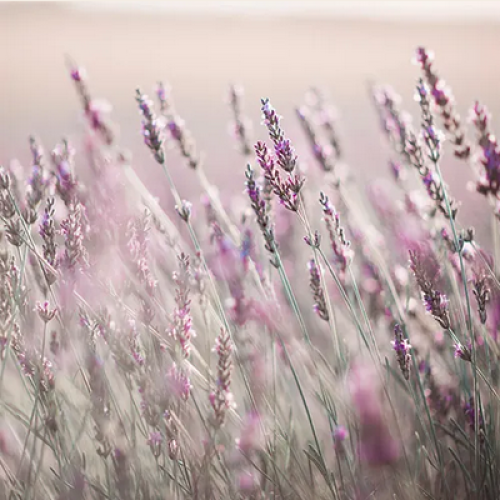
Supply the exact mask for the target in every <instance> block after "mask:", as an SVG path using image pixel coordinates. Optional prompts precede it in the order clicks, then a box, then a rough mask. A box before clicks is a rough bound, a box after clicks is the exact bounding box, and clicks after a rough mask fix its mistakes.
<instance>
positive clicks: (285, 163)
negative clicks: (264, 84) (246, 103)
mask: <svg viewBox="0 0 500 500" xmlns="http://www.w3.org/2000/svg"><path fill="white" fill-rule="evenodd" d="M261 102H262V108H261V109H262V118H263V121H264V125H265V126H266V127H267V130H268V132H269V137H270V138H271V141H272V142H273V144H274V152H275V154H276V158H277V163H278V165H279V166H280V167H281V168H282V169H283V170H284V171H285V172H288V173H291V172H293V171H294V169H295V167H296V166H297V161H298V158H297V155H296V154H295V150H294V148H293V146H292V143H291V142H290V139H288V138H286V137H285V132H284V131H283V129H282V128H281V125H280V121H281V116H279V115H278V114H277V113H276V110H275V109H274V108H273V107H272V106H271V103H270V102H269V99H267V98H266V99H262V101H261Z"/></svg>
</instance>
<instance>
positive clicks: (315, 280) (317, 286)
mask: <svg viewBox="0 0 500 500" xmlns="http://www.w3.org/2000/svg"><path fill="white" fill-rule="evenodd" d="M308 268H309V287H310V288H311V291H312V294H313V298H314V312H315V313H316V314H317V315H318V316H319V317H320V318H321V319H323V320H325V321H328V320H329V319H330V315H329V314H328V308H327V306H326V299H325V294H324V292H323V287H322V286H321V277H320V274H319V269H318V267H317V265H316V261H315V260H314V259H311V260H310V261H309V263H308Z"/></svg>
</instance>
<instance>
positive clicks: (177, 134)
mask: <svg viewBox="0 0 500 500" xmlns="http://www.w3.org/2000/svg"><path fill="white" fill-rule="evenodd" d="M167 128H168V130H169V131H170V136H171V137H172V139H173V140H174V141H175V142H177V144H178V145H179V149H180V152H181V154H182V156H183V157H184V158H186V160H187V162H188V165H189V166H190V167H191V168H192V169H193V170H196V169H197V168H198V166H199V164H200V158H199V156H198V153H197V152H196V144H195V142H194V139H193V137H192V136H191V134H190V132H189V131H188V129H187V128H186V123H185V121H184V120H183V119H182V118H181V117H180V116H178V115H172V116H170V117H169V118H168V122H167Z"/></svg>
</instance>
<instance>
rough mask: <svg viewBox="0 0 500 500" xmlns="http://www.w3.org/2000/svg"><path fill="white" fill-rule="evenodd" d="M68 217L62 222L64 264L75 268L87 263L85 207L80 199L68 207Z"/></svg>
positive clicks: (71, 268) (69, 267) (72, 268)
mask: <svg viewBox="0 0 500 500" xmlns="http://www.w3.org/2000/svg"><path fill="white" fill-rule="evenodd" d="M68 211H69V213H68V217H67V218H66V219H64V220H63V221H62V222H61V233H62V234H63V235H64V246H65V253H64V266H65V267H66V268H67V269H70V270H74V269H76V267H77V266H85V265H86V264H87V251H86V249H85V246H84V244H83V242H84V239H85V235H86V234H87V227H86V218H85V207H84V206H83V205H82V204H81V203H80V202H78V201H75V202H73V203H71V204H70V205H69V207H68Z"/></svg>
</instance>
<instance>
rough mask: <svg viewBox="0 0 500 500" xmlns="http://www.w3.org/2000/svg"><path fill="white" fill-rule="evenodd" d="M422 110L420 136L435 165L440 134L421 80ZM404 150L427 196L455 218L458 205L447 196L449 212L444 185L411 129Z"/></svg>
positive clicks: (419, 91) (419, 95) (419, 87)
mask: <svg viewBox="0 0 500 500" xmlns="http://www.w3.org/2000/svg"><path fill="white" fill-rule="evenodd" d="M416 98H417V100H418V102H419V104H420V108H421V111H422V136H423V140H424V143H425V144H426V148H427V156H428V159H429V160H430V161H431V163H432V164H434V165H436V164H437V163H438V161H439V160H440V157H441V140H442V139H441V135H440V133H439V131H437V130H436V128H435V127H434V120H433V117H432V114H431V111H430V103H429V97H428V90H427V87H426V86H425V84H424V83H423V81H422V80H420V81H419V84H418V85H417V96H416ZM405 152H406V155H407V158H408V160H409V162H410V163H411V164H412V165H413V166H414V167H415V168H416V169H417V170H418V173H419V174H420V176H421V178H422V181H423V183H424V185H425V188H426V190H427V193H428V195H429V197H430V198H431V199H432V200H433V201H434V202H435V204H436V207H437V208H438V209H439V210H440V211H441V213H442V214H443V215H444V216H445V217H447V218H448V217H450V212H451V217H452V218H453V219H455V217H456V215H457V212H458V207H457V204H456V202H455V201H454V200H453V199H452V198H450V197H448V203H449V205H450V212H449V211H448V206H447V204H446V199H445V195H444V189H445V186H443V185H442V183H441V179H440V178H439V176H438V174H437V172H436V171H435V170H434V169H431V167H429V165H428V163H427V160H426V159H425V156H424V152H423V149H422V146H421V144H420V141H419V140H418V139H417V137H416V136H415V134H414V133H413V132H412V131H409V132H408V134H407V138H406V144H405Z"/></svg>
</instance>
